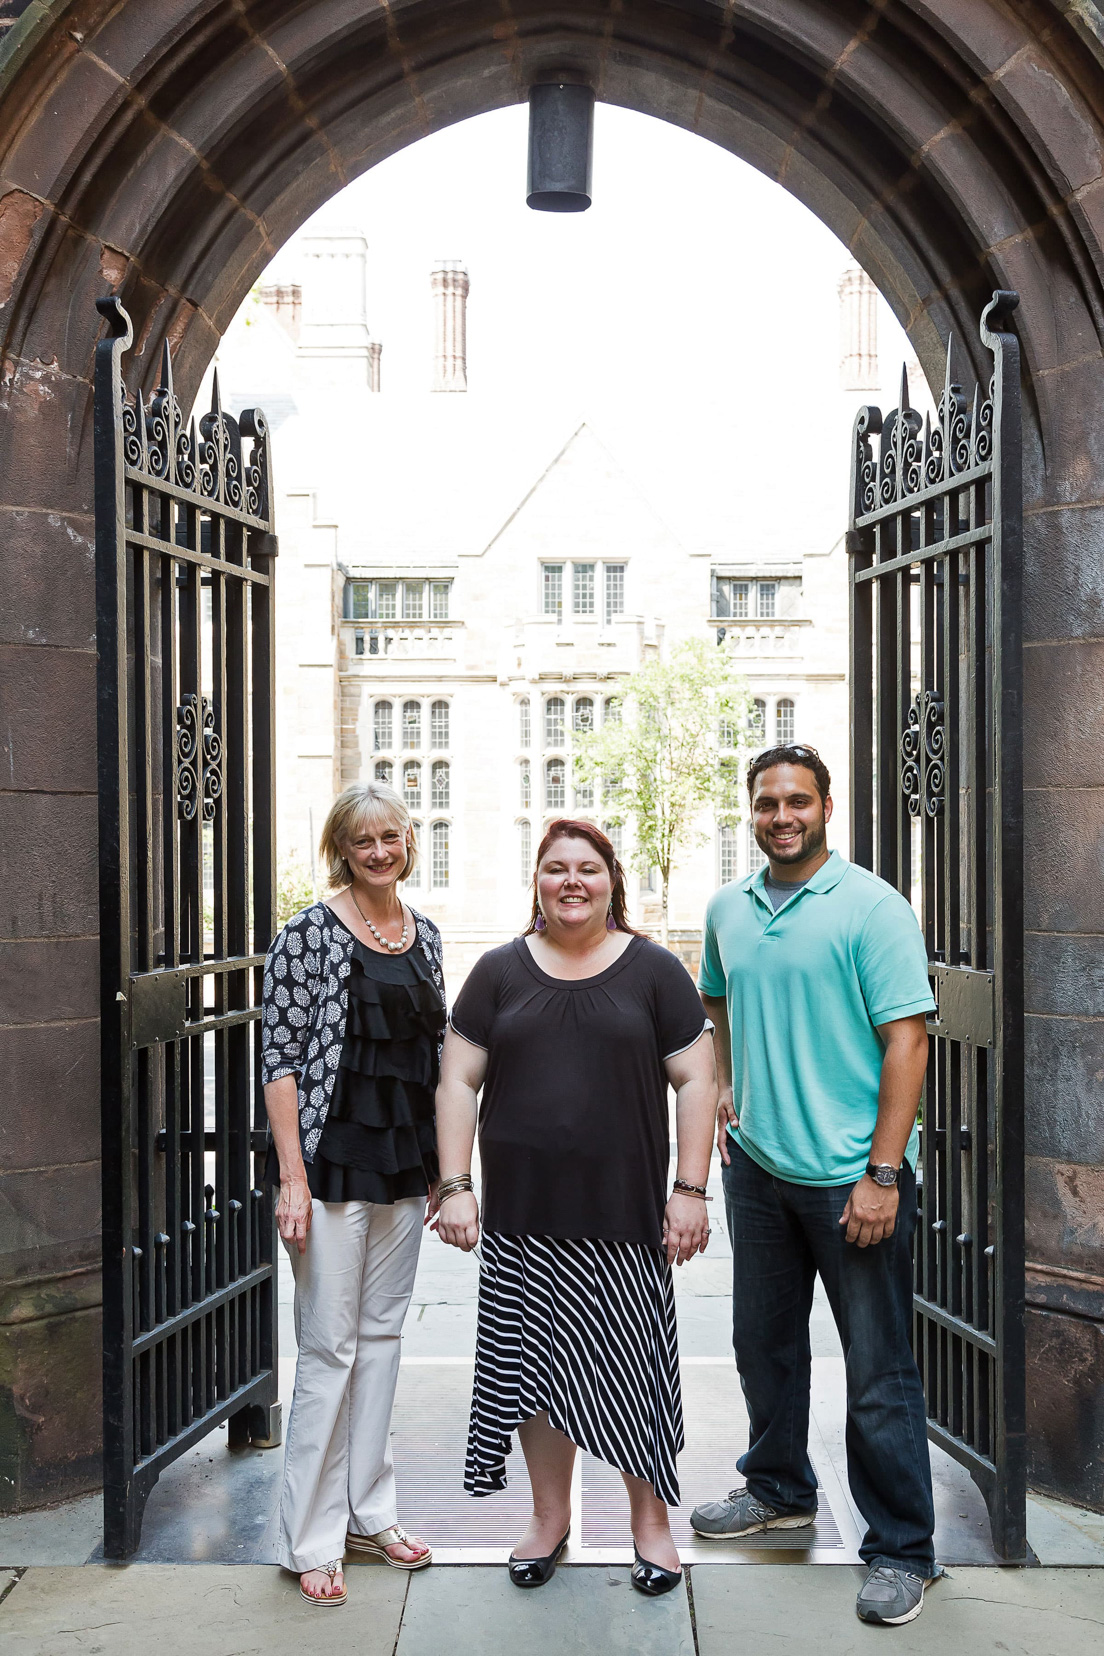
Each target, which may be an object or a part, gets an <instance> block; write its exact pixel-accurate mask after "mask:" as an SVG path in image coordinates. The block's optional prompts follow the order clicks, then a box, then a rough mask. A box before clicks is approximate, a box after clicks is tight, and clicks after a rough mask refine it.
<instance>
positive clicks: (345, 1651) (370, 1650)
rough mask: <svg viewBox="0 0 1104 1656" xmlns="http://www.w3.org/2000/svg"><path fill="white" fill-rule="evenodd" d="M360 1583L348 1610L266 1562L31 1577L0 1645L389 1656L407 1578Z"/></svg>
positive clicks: (5, 1616)
mask: <svg viewBox="0 0 1104 1656" xmlns="http://www.w3.org/2000/svg"><path fill="white" fill-rule="evenodd" d="M356 1585H357V1591H356V1597H355V1599H354V1598H353V1597H352V1595H351V1594H350V1600H349V1603H348V1604H347V1605H345V1606H344V1608H342V1609H327V1610H317V1609H314V1608H313V1607H312V1606H311V1605H309V1604H307V1603H306V1602H305V1600H304V1599H302V1598H301V1597H300V1595H299V1583H298V1580H297V1578H296V1577H295V1576H290V1575H287V1574H285V1572H284V1571H283V1570H276V1569H271V1568H267V1567H264V1566H261V1565H254V1566H252V1567H250V1566H241V1565H237V1566H235V1565H233V1564H229V1565H226V1564H195V1565H190V1566H176V1567H174V1566H172V1565H163V1564H130V1565H112V1564H101V1565H85V1566H84V1568H83V1569H70V1568H61V1567H59V1568H56V1569H50V1568H45V1569H38V1570H28V1571H27V1573H26V1574H25V1575H24V1576H23V1577H22V1578H21V1579H20V1580H19V1581H18V1582H17V1583H16V1585H15V1586H14V1587H13V1588H12V1590H11V1591H10V1592H9V1593H8V1595H7V1597H6V1598H5V1599H4V1600H3V1601H2V1602H0V1647H2V1648H3V1650H4V1656H77V1653H79V1656H150V1652H151V1650H152V1651H156V1653H157V1656H196V1652H197V1651H201V1652H202V1653H203V1656H302V1653H303V1651H304V1650H306V1649H318V1650H324V1651H325V1652H326V1656H392V1653H393V1651H394V1649H395V1641H396V1639H397V1637H398V1633H399V1624H400V1621H401V1619H402V1610H403V1602H404V1600H405V1597H406V1589H407V1581H406V1578H404V1577H402V1576H400V1575H399V1573H398V1571H395V1570H379V1571H375V1570H358V1571H357V1572H356ZM323 1618H325V1619H324V1620H323ZM440 1632H441V1629H440V1628H438V1635H439V1636H440ZM438 1648H439V1647H438Z"/></svg>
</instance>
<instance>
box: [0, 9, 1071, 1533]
mask: <svg viewBox="0 0 1104 1656" xmlns="http://www.w3.org/2000/svg"><path fill="white" fill-rule="evenodd" d="M17 16H18V19H19V20H18V21H17V22H15V24H14V26H12V27H8V28H7V29H4V28H3V25H4V24H11V23H12V21H13V18H15V17H17ZM1102 42H1104V21H1102V20H1101V15H1100V12H1099V10H1098V8H1097V7H1096V6H1095V5H1093V4H1083V5H1078V6H1072V5H1067V4H1064V3H1061V0H1030V3H1027V4H1017V5H1015V6H1012V5H1010V4H1006V3H1004V0H877V3H876V4H874V3H865V0H744V3H741V4H740V5H739V6H735V7H734V6H731V5H728V4H725V3H723V0H555V3H553V0H454V3H453V4H451V5H449V6H443V5H441V4H440V3H439V0H389V3H388V4H386V5H384V4H383V3H382V0H315V3H314V4H311V5H304V4H302V3H301V0H239V3H237V4H235V5H233V6H228V5H226V4H225V3H223V0H158V3H156V4H151V3H147V0H53V3H51V0H35V3H34V4H31V5H28V6H26V7H25V8H23V7H20V6H19V5H18V4H16V5H13V4H11V3H7V4H4V5H3V6H2V7H0V591H2V593H3V602H2V604H0V742H2V744H3V751H2V754H0V855H2V858H3V885H2V890H3V896H2V899H0V901H2V903H3V916H2V925H0V972H2V974H3V977H2V982H0V1074H3V1075H4V1077H5V1083H6V1085H5V1087H4V1092H3V1099H2V1104H0V1284H4V1285H6V1286H5V1287H3V1288H2V1289H0V1491H3V1492H4V1493H3V1494H2V1495H0V1501H6V1502H9V1503H12V1502H14V1503H20V1502H27V1501H34V1500H38V1499H42V1498H45V1496H47V1495H57V1494H61V1493H63V1492H64V1491H65V1490H67V1489H70V1488H75V1487H83V1486H84V1485H85V1484H86V1483H87V1482H88V1481H89V1479H90V1478H92V1477H93V1476H94V1465H95V1438H96V1413H95V1406H94V1392H95V1379H94V1376H95V1374H96V1372H97V1363H98V1356H97V1337H96V1328H95V1310H94V1305H95V1298H96V1294H95V1263H96V1253H97V1239H96V1227H97V1197H96V1191H97V1183H96V1181H97V1170H96V1162H95V1158H96V1142H97V1111H98V1097H97V1086H96V1033H95V1019H96V1010H97V993H96V966H95V951H96V944H95V934H96V873H95V858H96V829H95V795H94V785H95V778H94V746H95V744H94V720H93V684H94V668H95V660H94V653H93V628H94V619H93V603H92V564H91V533H92V520H91V500H92V495H91V391H90V374H91V365H92V353H93V348H94V344H95V340H96V337H97V335H98V331H99V325H98V318H97V316H96V314H95V311H94V307H93V302H94V299H95V298H96V297H98V296H100V295H102V294H104V293H106V292H117V293H119V294H120V296H121V297H122V299H123V302H124V303H125V304H126V306H127V308H128V310H129V311H130V313H131V315H132V316H133V318H134V322H135V330H136V339H137V349H136V352H135V354H134V357H133V359H132V367H131V372H132V373H133V374H135V375H138V376H142V377H143V378H145V379H146V380H147V382H148V381H149V380H150V378H151V376H152V374H153V372H154V368H155V364H156V361H157V355H158V352H159V349H160V345H161V342H162V340H164V339H165V338H168V339H169V340H170V341H171V342H172V343H173V345H174V347H175V348H176V361H177V385H178V390H179V392H180V394H181V398H182V401H183V402H184V404H185V405H187V403H188V401H189V400H190V397H191V395H192V394H193V392H194V389H195V386H196V385H197V383H198V380H199V377H200V375H201V373H202V370H203V368H204V367H205V365H206V363H207V361H208V360H209V358H210V355H211V353H212V351H213V349H214V346H215V343H216V341H217V339H218V337H219V335H220V332H221V331H222V330H223V329H224V328H225V326H226V325H227V323H228V322H229V320H230V318H231V317H232V315H233V314H234V311H235V310H236V308H237V306H238V305H239V303H240V302H241V300H242V298H243V297H244V295H245V293H246V292H247V291H248V289H249V287H250V285H251V284H252V283H253V281H255V280H256V278H257V277H258V276H259V274H260V273H261V271H262V270H263V268H264V266H265V265H266V263H267V262H268V261H269V259H270V258H271V257H272V255H273V253H274V252H275V251H276V249H277V248H278V247H279V246H280V244H281V243H282V242H283V241H284V240H285V239H286V238H287V236H288V235H290V234H291V233H292V232H293V231H294V230H295V229H296V228H297V226H298V225H300V224H301V223H302V222H303V221H304V219H305V218H306V217H307V216H309V214H310V213H311V212H313V211H314V210H315V209H316V208H317V207H318V206H320V205H321V204H322V203H323V202H324V201H325V200H326V199H328V198H329V197H330V196H332V195H333V194H335V193H336V191H338V190H339V189H340V188H341V187H342V186H343V185H344V184H345V183H346V182H348V180H349V179H351V178H353V177H355V176H356V175H357V174H359V173H360V172H362V171H364V170H365V169H366V168H367V167H369V166H371V165H372V164H373V163H374V162H376V161H377V160H380V159H382V158H383V157H385V156H386V155H388V154H390V153H392V152H393V151H395V150H397V149H399V148H401V147H402V146H403V145H405V144H408V143H411V142H414V141H416V140H417V139H418V138H419V137H421V136H423V135H424V134H425V133H427V132H430V131H432V130H434V129H436V128H439V127H442V126H445V125H448V124H449V123H450V122H453V121H456V120H459V119H462V118H465V117H467V116H470V115H474V114H477V113H480V112H481V111H484V110H487V109H491V108H494V107H497V106H500V105H502V104H506V103H510V102H514V101H517V100H519V99H521V98H523V97H524V95H525V91H526V88H527V86H528V85H529V84H530V83H531V82H532V81H533V80H535V79H538V78H541V76H543V75H546V74H547V73H548V72H549V71H550V70H553V69H556V70H560V69H562V70H564V71H566V70H568V69H570V70H571V71H572V72H573V73H575V74H581V75H583V76H585V77H586V78H588V79H589V80H590V81H592V83H593V84H594V85H595V87H596V90H597V92H598V96H599V97H600V98H603V99H606V100H608V101H611V102H614V103H620V104H623V105H626V106H629V107H632V108H636V109H639V110H643V111H645V112H646V113H649V114H652V115H655V116H658V117H661V118H664V119H668V120H670V121H673V122H675V123H676V124H678V125H681V126H684V127H686V128H688V129H690V130H692V131H695V132H698V133H700V134H701V135H702V136H703V137H705V138H708V139H711V140H713V141H714V142H717V143H720V144H723V145H725V146H726V147H727V148H729V149H731V150H733V151H735V152H736V153H738V154H740V155H742V156H744V157H745V158H746V159H748V160H749V161H751V162H752V163H753V164H754V165H756V166H757V167H759V168H760V169H761V170H762V171H764V172H765V173H766V174H767V175H768V176H770V177H773V178H775V179H777V180H778V181H780V182H781V183H782V184H784V185H785V187H786V188H787V189H789V190H790V191H792V192H793V193H794V194H795V195H796V196H797V197H799V199H801V200H802V201H804V202H806V203H807V204H808V205H809V206H810V207H811V208H812V209H813V210H814V211H815V212H816V213H818V214H819V216H820V217H821V218H822V219H823V220H824V221H825V223H827V224H828V225H829V226H830V227H831V228H832V229H833V230H835V231H836V233H837V234H838V235H839V236H840V237H841V238H842V240H843V241H844V242H845V243H846V244H847V246H848V248H849V249H850V250H851V253H852V255H853V256H854V257H855V258H856V259H857V260H858V261H859V262H860V263H861V264H862V265H863V267H864V268H865V269H866V270H867V271H868V273H869V274H870V276H871V277H872V278H873V279H874V280H875V281H876V282H877V283H878V285H879V287H880V288H881V289H882V291H883V292H884V293H885V294H886V296H887V297H888V299H889V300H890V303H891V304H892V305H893V307H894V309H895V310H896V312H897V314H898V316H899V317H900V318H901V320H902V322H903V323H904V324H905V326H906V327H907V328H908V330H909V333H910V336H911V338H912V340H913V342H914V344H915V346H916V348H917V351H918V353H919V356H920V359H921V361H922V362H924V363H925V364H926V365H927V366H928V367H929V368H930V369H931V370H932V372H933V373H934V372H935V371H936V370H937V367H938V365H939V364H941V361H942V355H941V351H942V343H941V342H942V341H943V340H944V339H945V337H946V335H947V333H948V332H949V331H950V330H951V329H952V328H953V330H954V331H955V333H956V335H957V337H958V338H959V339H960V340H962V341H964V342H965V349H966V350H967V351H971V350H972V351H974V353H975V367H976V368H977V369H978V371H981V369H982V367H983V363H982V359H981V355H980V353H979V352H978V350H977V347H976V344H975V341H976V320H977V316H978V313H979V311H980V309H981V306H982V304H983V302H984V301H985V299H986V298H987V297H988V294H989V293H990V291H991V290H992V289H993V288H994V287H1012V288H1016V289H1017V290H1018V291H1019V293H1020V295H1021V301H1022V302H1021V308H1020V311H1019V312H1018V313H1017V323H1016V325H1017V329H1018V331H1019V333H1020V337H1021V340H1022V344H1023V360H1024V372H1025V394H1026V395H1025V410H1026V412H1025V418H1026V495H1027V504H1026V538H1027V546H1026V553H1027V570H1026V608H1027V645H1026V651H1025V656H1026V661H1025V666H1026V729H1027V749H1026V764H1027V843H1028V855H1027V869H1026V876H1027V891H1026V897H1027V925H1028V1010H1029V1016H1028V1083H1029V1085H1028V1155H1029V1167H1028V1190H1029V1229H1028V1235H1029V1246H1030V1251H1031V1258H1032V1261H1033V1265H1032V1270H1031V1272H1030V1273H1029V1293H1030V1296H1031V1303H1032V1306H1033V1310H1032V1313H1031V1317H1030V1324H1031V1332H1030V1341H1031V1344H1030V1350H1031V1353H1032V1361H1033V1370H1032V1376H1031V1385H1030V1392H1031V1395H1032V1399H1033V1408H1034V1415H1033V1421H1032V1432H1033V1435H1032V1454H1033V1465H1034V1469H1035V1475H1036V1476H1037V1477H1038V1478H1039V1480H1040V1481H1041V1482H1043V1483H1044V1484H1045V1485H1046V1486H1047V1487H1051V1488H1055V1489H1058V1490H1060V1491H1063V1492H1065V1493H1067V1494H1069V1495H1072V1496H1075V1497H1076V1498H1078V1499H1081V1500H1084V1501H1088V1502H1091V1503H1095V1504H1097V1505H1104V1453H1102V1450H1104V1424H1102V1423H1101V1422H1100V1420H1099V1416H1098V1415H1097V1414H1095V1413H1094V1410H1096V1409H1098V1407H1099V1404H1098V1401H1097V1399H1098V1397H1099V1390H1098V1387H1097V1385H1096V1381H1095V1377H1094V1375H1093V1365H1094V1364H1095V1363H1097V1362H1098V1355H1099V1341H1100V1337H1101V1336H1100V1330H1101V1327H1102V1326H1104V1232H1102V1230H1101V1227H1100V1221H1099V1217H1098V1215H1099V1211H1100V1207H1099V1196H1100V1181H1101V1177H1102V1174H1101V1169H1102V1167H1104V1110H1102V1109H1101V1104H1100V1092H1101V1089H1100V1081H1099V1077H1100V1075H1101V1074H1102V1073H1104V974H1102V971H1101V965H1100V958H1101V955H1100V941H1101V938H1102V937H1104V880H1102V879H1101V873H1102V871H1104V738H1102V737H1101V735H1100V732H1101V731H1102V730H1104V718H1101V717H1100V713H1101V708H1100V705H1099V703H1100V686H1101V684H1104V562H1102V560H1101V558H1100V554H1099V548H1100V545H1101V541H1102V534H1104V421H1102V419H1101V408H1102V407H1104V357H1102V354H1101V345H1102V337H1104V46H1102ZM709 291H710V293H711V295H712V296H714V297H715V298H716V301H717V304H718V317H719V321H721V322H722V323H723V324H724V325H728V323H729V322H730V320H731V319H730V318H728V317H727V314H726V311H725V305H724V294H723V291H718V290H717V289H716V287H715V285H713V286H711V287H710V290H709ZM693 302H695V303H699V302H701V300H700V296H694V299H693ZM790 440H791V441H794V442H795V443H796V442H800V441H815V440H816V437H815V410H808V409H802V410H795V420H794V425H793V432H792V434H791V436H790ZM842 498H843V495H842V480H841V506H842ZM841 515H842V514H841Z"/></svg>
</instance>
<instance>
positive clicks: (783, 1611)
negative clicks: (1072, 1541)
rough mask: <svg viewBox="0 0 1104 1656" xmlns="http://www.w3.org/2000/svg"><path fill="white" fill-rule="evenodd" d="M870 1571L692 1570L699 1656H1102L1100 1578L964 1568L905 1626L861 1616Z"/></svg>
mask: <svg viewBox="0 0 1104 1656" xmlns="http://www.w3.org/2000/svg"><path fill="white" fill-rule="evenodd" d="M863 1575H864V1572H863V1570H862V1569H861V1568H856V1567H854V1566H850V1565H834V1566H827V1567H825V1568H822V1569H817V1570H809V1569H806V1568H804V1567H803V1566H802V1565H800V1564H798V1565H775V1566H773V1567H771V1568H752V1569H746V1570H726V1569H725V1568H724V1567H723V1566H722V1567H718V1566H716V1565H707V1564H698V1565H695V1566H694V1568H693V1570H692V1571H691V1587H692V1591H693V1596H694V1618H695V1622H696V1625H697V1632H698V1653H699V1656H732V1651H733V1649H734V1647H735V1646H736V1645H738V1646H739V1648H740V1649H743V1650H757V1649H768V1650H770V1652H771V1653H772V1656H776V1653H777V1656H799V1653H800V1656H808V1653H809V1651H811V1650H815V1651H816V1656H854V1653H856V1652H873V1651H874V1647H875V1646H876V1645H877V1643H878V1641H879V1640H880V1639H882V1640H884V1639H891V1640H892V1647H893V1650H892V1656H958V1653H959V1652H964V1651H968V1652H969V1653H970V1656H997V1653H998V1652H999V1653H1001V1656H1005V1653H1009V1652H1010V1653H1012V1656H1055V1653H1056V1652H1059V1651H1060V1652H1061V1656H1090V1653H1091V1656H1099V1653H1100V1650H1101V1648H1102V1643H1104V1573H1102V1572H1101V1571H1099V1570H1076V1569H1071V1570H1044V1569H1037V1570H1012V1569H960V1570H955V1571H953V1572H952V1574H951V1575H950V1577H949V1578H948V1579H946V1580H944V1581H940V1582H937V1583H936V1584H935V1586H934V1587H932V1588H930V1589H929V1591H928V1593H927V1595H926V1599H925V1604H924V1611H923V1614H922V1615H921V1616H920V1617H919V1618H918V1619H917V1620H916V1621H914V1622H909V1623H908V1624H907V1625H906V1626H904V1627H893V1628H884V1627H871V1626H867V1625H865V1624H864V1623H862V1622H860V1621H859V1620H858V1618H857V1616H856V1615H855V1595H856V1593H857V1592H858V1589H859V1587H860V1586H861V1584H862V1580H863Z"/></svg>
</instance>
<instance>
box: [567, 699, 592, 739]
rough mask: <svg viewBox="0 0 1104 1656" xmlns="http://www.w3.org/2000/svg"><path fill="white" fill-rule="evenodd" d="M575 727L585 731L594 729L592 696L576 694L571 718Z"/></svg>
mask: <svg viewBox="0 0 1104 1656" xmlns="http://www.w3.org/2000/svg"><path fill="white" fill-rule="evenodd" d="M571 722H572V724H573V725H574V727H575V729H576V730H578V731H580V732H585V731H588V730H593V729H594V697H593V696H576V697H575V708H574V713H573V716H572V720H571Z"/></svg>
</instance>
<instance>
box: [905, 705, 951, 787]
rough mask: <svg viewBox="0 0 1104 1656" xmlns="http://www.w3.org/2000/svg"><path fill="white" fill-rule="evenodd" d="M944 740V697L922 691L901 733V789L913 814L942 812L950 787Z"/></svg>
mask: <svg viewBox="0 0 1104 1656" xmlns="http://www.w3.org/2000/svg"><path fill="white" fill-rule="evenodd" d="M945 741H946V733H945V729H944V724H943V698H942V697H941V696H937V695H936V693H935V691H934V690H921V691H919V692H918V693H917V695H916V697H915V698H914V700H913V703H912V706H911V707H910V708H909V713H908V721H907V723H906V725H905V728H904V731H903V732H902V735H901V758H902V759H903V760H904V766H903V768H902V771H901V788H902V791H903V792H904V795H905V799H906V800H907V802H908V808H909V813H910V814H911V815H912V816H914V817H918V816H920V815H921V813H924V814H926V815H927V816H930V817H937V816H941V815H942V813H943V804H944V800H945V797H946V790H947V773H946V767H945V765H944V757H943V756H944V750H945Z"/></svg>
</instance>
